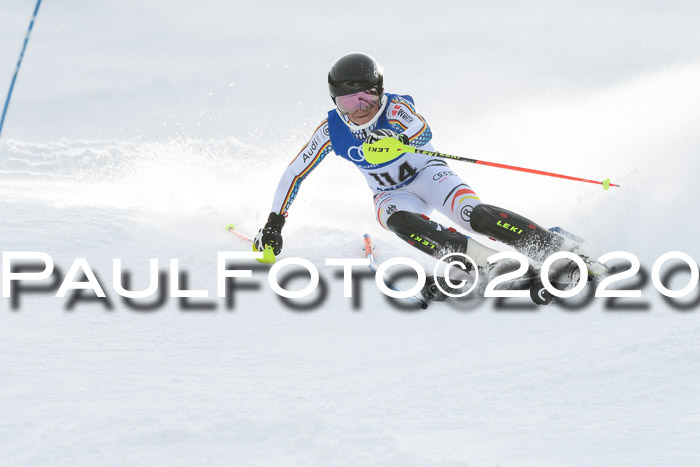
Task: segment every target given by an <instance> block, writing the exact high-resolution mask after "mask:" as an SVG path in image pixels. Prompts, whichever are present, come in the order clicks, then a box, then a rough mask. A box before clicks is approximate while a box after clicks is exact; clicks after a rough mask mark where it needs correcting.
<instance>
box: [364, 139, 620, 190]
mask: <svg viewBox="0 0 700 467" xmlns="http://www.w3.org/2000/svg"><path fill="white" fill-rule="evenodd" d="M362 151H363V152H364V155H365V160H366V161H367V162H369V163H370V164H383V163H385V162H389V161H391V160H394V159H395V158H396V157H398V156H399V155H400V154H403V153H405V152H415V153H416V154H424V155H426V156H431V157H443V158H445V159H453V160H456V161H462V162H470V163H472V164H479V165H487V166H489V167H498V168H499V169H508V170H516V171H518V172H526V173H531V174H536V175H546V176H547V177H556V178H563V179H565V180H573V181H576V182H586V183H594V184H596V185H603V189H604V190H607V189H609V188H610V187H611V186H614V187H618V188H619V187H620V185H616V184H614V183H610V179H609V178H606V179H605V180H603V181H602V182H599V181H596V180H588V179H586V178H579V177H571V176H569V175H561V174H557V173H553V172H545V171H544V170H536V169H527V168H525V167H517V166H515V165H507V164H499V163H498V162H488V161H482V160H478V159H470V158H468V157H460V156H453V155H451V154H444V153H441V152H433V151H425V150H423V149H418V148H414V147H413V146H408V145H406V144H403V143H402V142H401V141H399V140H398V139H396V138H382V139H380V140H379V141H376V142H374V143H371V144H370V143H364V144H363V145H362Z"/></svg>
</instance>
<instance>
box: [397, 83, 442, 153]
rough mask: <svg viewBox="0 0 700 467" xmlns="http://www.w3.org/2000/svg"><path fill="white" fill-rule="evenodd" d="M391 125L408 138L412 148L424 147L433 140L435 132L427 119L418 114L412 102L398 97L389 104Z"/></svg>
mask: <svg viewBox="0 0 700 467" xmlns="http://www.w3.org/2000/svg"><path fill="white" fill-rule="evenodd" d="M387 117H388V118H389V124H390V125H391V126H392V127H393V128H394V129H395V130H396V131H397V132H399V133H401V134H404V135H406V136H407V137H408V141H409V143H408V144H410V145H411V146H414V147H417V148H419V147H423V146H425V145H426V144H428V143H429V142H430V140H431V139H432V138H433V132H432V131H430V126H428V123H427V122H426V121H425V119H424V118H423V117H422V116H421V115H420V114H419V113H418V112H416V108H415V106H414V105H413V104H411V102H410V101H408V100H406V99H404V98H402V97H400V96H396V97H395V98H394V99H392V101H391V102H389V104H388V110H387Z"/></svg>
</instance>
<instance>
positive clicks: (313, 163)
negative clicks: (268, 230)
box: [271, 120, 332, 215]
mask: <svg viewBox="0 0 700 467" xmlns="http://www.w3.org/2000/svg"><path fill="white" fill-rule="evenodd" d="M331 151H332V148H331V139H330V136H329V133H328V120H324V121H323V122H321V125H319V126H318V128H316V130H315V131H314V134H313V136H312V137H311V139H310V140H309V142H308V143H307V144H306V145H305V146H304V147H303V148H302V149H301V151H300V152H299V154H297V156H296V157H295V158H294V159H293V160H292V162H291V163H290V164H289V166H287V168H286V169H285V171H284V173H283V174H282V178H281V179H280V181H279V184H278V185H277V190H276V191H275V198H274V200H273V202H272V209H271V211H272V212H276V213H279V214H282V215H285V214H286V212H287V211H288V210H289V207H290V206H291V204H292V202H293V201H294V198H295V197H296V195H297V193H298V191H299V187H300V186H301V182H303V181H304V179H305V178H306V176H307V175H308V174H309V173H310V172H311V171H312V170H313V169H315V168H316V167H317V166H318V164H320V163H321V161H322V160H323V159H324V158H325V157H326V156H327V155H328V153H329V152H331Z"/></svg>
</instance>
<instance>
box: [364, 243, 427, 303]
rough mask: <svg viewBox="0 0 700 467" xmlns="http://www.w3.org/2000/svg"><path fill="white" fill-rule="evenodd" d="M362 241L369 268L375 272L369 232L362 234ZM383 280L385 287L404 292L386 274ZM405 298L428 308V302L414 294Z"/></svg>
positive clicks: (375, 264) (375, 265) (375, 266)
mask: <svg viewBox="0 0 700 467" xmlns="http://www.w3.org/2000/svg"><path fill="white" fill-rule="evenodd" d="M364 241H365V257H366V258H367V259H368V260H369V269H370V271H372V272H373V273H375V274H376V273H377V263H376V261H375V260H374V253H373V251H374V248H373V246H372V238H371V237H370V236H369V234H365V235H364ZM382 279H383V280H384V284H386V286H387V287H389V288H390V289H391V290H395V291H397V292H405V291H406V289H404V288H403V287H401V286H400V285H398V284H397V283H395V282H393V281H392V280H391V279H389V278H388V277H387V276H386V275H385V276H384V277H383V278H382ZM405 300H408V301H410V302H412V303H415V304H416V305H418V306H419V307H421V308H422V309H424V310H425V309H426V308H428V302H426V301H425V300H423V299H422V298H419V297H416V296H415V295H412V296H410V297H406V298H405Z"/></svg>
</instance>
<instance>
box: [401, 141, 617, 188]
mask: <svg viewBox="0 0 700 467" xmlns="http://www.w3.org/2000/svg"><path fill="white" fill-rule="evenodd" d="M412 152H416V153H418V154H425V155H426V156H433V157H444V158H446V159H454V160H457V161H462V162H470V163H472V164H479V165H486V166H489V167H497V168H499V169H507V170H515V171H517V172H525V173H531V174H536V175H545V176H547V177H556V178H563V179H565V180H573V181H576V182H585V183H593V184H595V185H603V188H604V189H606V190H607V189H608V188H609V187H611V186H614V187H618V188H619V187H620V185H616V184H614V183H610V179H609V178H607V179H605V180H603V181H597V180H589V179H587V178H580V177H572V176H570V175H562V174H558V173H554V172H546V171H544V170H537V169H528V168H526V167H518V166H516V165H508V164H500V163H498V162H489V161H482V160H478V159H470V158H468V157H460V156H453V155H451V154H444V153H441V152H433V151H424V150H422V149H415V151H412Z"/></svg>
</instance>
